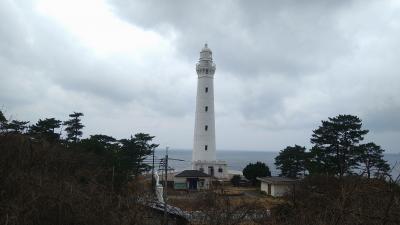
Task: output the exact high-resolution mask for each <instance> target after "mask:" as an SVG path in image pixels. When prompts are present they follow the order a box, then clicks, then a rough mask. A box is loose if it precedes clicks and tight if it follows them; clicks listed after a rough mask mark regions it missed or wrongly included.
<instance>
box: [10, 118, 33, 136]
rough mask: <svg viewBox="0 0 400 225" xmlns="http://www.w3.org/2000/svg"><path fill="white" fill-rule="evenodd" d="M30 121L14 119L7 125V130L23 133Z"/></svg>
mask: <svg viewBox="0 0 400 225" xmlns="http://www.w3.org/2000/svg"><path fill="white" fill-rule="evenodd" d="M28 124H29V121H20V120H12V121H11V122H10V123H8V124H7V125H6V127H5V128H6V130H7V132H10V133H13V134H23V133H24V132H25V130H26V128H28Z"/></svg>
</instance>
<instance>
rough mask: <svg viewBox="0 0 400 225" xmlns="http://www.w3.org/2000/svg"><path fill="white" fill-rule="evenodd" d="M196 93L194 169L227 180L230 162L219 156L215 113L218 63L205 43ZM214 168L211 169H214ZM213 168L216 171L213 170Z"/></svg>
mask: <svg viewBox="0 0 400 225" xmlns="http://www.w3.org/2000/svg"><path fill="white" fill-rule="evenodd" d="M196 72H197V77H198V80H197V95H196V115H195V124H194V140H193V152H192V168H193V169H195V170H202V171H203V172H204V173H207V174H209V175H212V176H214V177H217V178H219V179H227V177H228V173H227V172H228V171H227V165H226V162H224V161H218V160H217V159H216V152H215V151H216V143H215V112H214V74H215V64H214V62H213V59H212V51H211V49H209V48H208V46H207V44H205V46H204V48H203V49H202V50H201V52H200V59H199V62H198V63H197V64H196ZM211 168H212V169H211ZM211 170H213V172H211Z"/></svg>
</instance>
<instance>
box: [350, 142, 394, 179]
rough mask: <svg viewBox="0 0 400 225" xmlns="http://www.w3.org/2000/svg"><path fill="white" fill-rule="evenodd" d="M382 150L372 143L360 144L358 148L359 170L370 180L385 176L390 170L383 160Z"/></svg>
mask: <svg viewBox="0 0 400 225" xmlns="http://www.w3.org/2000/svg"><path fill="white" fill-rule="evenodd" d="M384 151H385V150H383V149H382V148H381V146H379V145H376V144H375V143H373V142H370V143H367V144H361V145H360V146H359V152H358V154H359V156H358V162H359V165H360V169H362V170H363V172H364V173H365V174H366V175H367V177H368V178H370V177H371V176H372V175H374V176H377V177H379V176H382V175H383V176H385V175H387V173H388V172H389V170H390V166H389V164H388V163H387V162H386V160H384V159H383V152H384Z"/></svg>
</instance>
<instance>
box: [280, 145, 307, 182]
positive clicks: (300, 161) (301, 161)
mask: <svg viewBox="0 0 400 225" xmlns="http://www.w3.org/2000/svg"><path fill="white" fill-rule="evenodd" d="M305 151H306V148H305V147H302V146H299V145H295V146H293V147H292V146H287V147H286V148H285V149H283V150H282V151H280V152H279V155H278V156H277V157H276V158H275V165H276V168H277V169H279V170H280V171H281V173H280V176H285V177H290V178H297V177H298V176H300V175H301V174H303V175H304V174H305V170H306V155H307V154H306V152H305Z"/></svg>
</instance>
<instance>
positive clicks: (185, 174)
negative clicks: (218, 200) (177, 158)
mask: <svg viewBox="0 0 400 225" xmlns="http://www.w3.org/2000/svg"><path fill="white" fill-rule="evenodd" d="M175 177H210V175H208V174H206V173H204V172H201V171H199V170H184V171H182V172H180V173H178V174H177V175H175Z"/></svg>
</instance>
